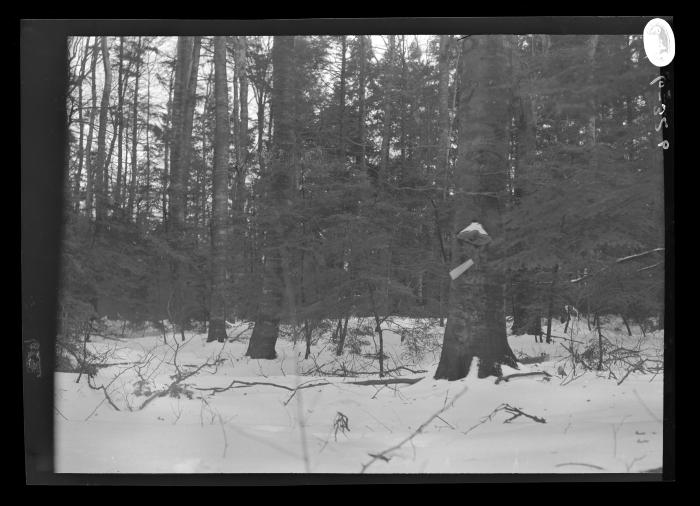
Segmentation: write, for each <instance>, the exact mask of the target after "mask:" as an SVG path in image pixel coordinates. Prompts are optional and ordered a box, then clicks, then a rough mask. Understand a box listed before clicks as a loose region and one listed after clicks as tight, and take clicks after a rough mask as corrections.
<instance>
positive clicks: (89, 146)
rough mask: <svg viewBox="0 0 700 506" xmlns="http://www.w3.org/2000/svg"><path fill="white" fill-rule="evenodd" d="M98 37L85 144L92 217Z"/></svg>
mask: <svg viewBox="0 0 700 506" xmlns="http://www.w3.org/2000/svg"><path fill="white" fill-rule="evenodd" d="M97 40H98V39H97V37H95V42H94V44H93V46H92V58H91V60H90V81H91V83H90V90H91V98H92V103H91V108H90V124H89V125H88V136H87V141H86V146H85V152H86V157H87V159H86V160H85V175H86V177H87V184H86V188H85V214H86V215H87V216H88V217H89V218H90V219H92V210H93V205H94V196H95V193H94V191H95V190H94V186H95V184H94V183H95V171H94V168H93V167H94V165H95V164H94V163H93V159H92V138H93V132H94V131H95V116H97V80H96V74H97V72H96V69H97V55H98V47H99V46H98V45H97Z"/></svg>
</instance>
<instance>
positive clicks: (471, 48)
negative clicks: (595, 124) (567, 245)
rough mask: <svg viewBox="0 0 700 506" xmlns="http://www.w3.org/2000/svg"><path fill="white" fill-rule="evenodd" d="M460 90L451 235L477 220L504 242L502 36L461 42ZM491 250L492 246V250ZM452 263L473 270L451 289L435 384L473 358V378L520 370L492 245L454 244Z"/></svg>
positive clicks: (464, 370)
mask: <svg viewBox="0 0 700 506" xmlns="http://www.w3.org/2000/svg"><path fill="white" fill-rule="evenodd" d="M463 45H464V46H463V49H464V51H463V59H464V61H463V65H462V70H461V71H462V73H463V75H462V83H463V86H464V88H466V86H465V85H466V84H467V83H469V82H471V83H473V85H472V89H471V90H467V89H464V88H463V89H462V91H461V93H460V104H459V121H460V123H459V157H458V160H457V166H456V167H455V172H456V173H457V177H458V185H457V187H458V189H462V190H466V189H468V190H469V192H470V194H469V195H466V194H464V193H462V194H460V195H459V197H458V199H457V208H456V213H455V227H454V228H455V232H459V231H460V230H461V229H462V228H464V227H465V226H466V225H468V224H469V223H470V221H477V222H479V223H481V224H482V226H483V227H484V229H485V230H486V232H487V233H488V234H489V235H490V236H491V238H492V239H493V240H494V241H498V240H499V239H500V237H501V236H502V223H501V210H500V207H501V206H500V202H499V199H498V198H497V196H498V195H499V194H500V193H501V192H502V191H503V190H504V188H505V177H506V170H507V167H506V165H505V160H506V156H505V154H506V152H507V140H506V138H507V137H506V133H505V131H504V129H505V126H506V121H505V118H506V116H507V97H506V96H504V91H505V90H504V89H503V88H504V86H503V85H504V78H503V75H502V70H501V69H502V68H504V57H503V56H504V47H503V46H504V41H503V37H502V36H495V35H487V36H483V35H473V36H471V37H469V38H466V39H464V41H463ZM491 244H493V243H491ZM452 251H453V254H452V263H453V265H454V266H457V265H459V264H461V263H463V262H465V261H466V260H468V259H472V261H473V262H474V265H473V266H472V267H471V269H470V270H468V271H467V272H465V273H464V274H462V275H461V276H459V277H458V278H457V279H456V280H453V281H452V282H451V283H450V294H449V311H448V321H447V327H446V328H445V336H444V340H443V347H442V354H441V356H440V363H439V364H438V368H437V371H436V373H435V378H436V379H448V380H457V379H460V378H464V377H465V376H467V374H468V373H469V370H470V367H471V365H472V361H473V359H474V358H478V361H479V365H478V376H479V377H482V378H483V377H486V376H490V375H500V374H501V364H507V365H509V366H511V367H517V363H516V359H515V356H514V355H513V352H512V350H511V349H510V346H509V345H508V340H507V336H506V320H505V308H504V290H503V284H504V278H503V273H502V272H501V269H500V268H499V267H498V266H497V265H496V264H495V262H494V260H496V254H497V251H494V250H493V246H491V245H489V244H487V245H485V246H475V245H473V244H471V243H469V242H466V241H462V240H461V239H460V238H459V237H457V233H455V237H454V239H453V245H452Z"/></svg>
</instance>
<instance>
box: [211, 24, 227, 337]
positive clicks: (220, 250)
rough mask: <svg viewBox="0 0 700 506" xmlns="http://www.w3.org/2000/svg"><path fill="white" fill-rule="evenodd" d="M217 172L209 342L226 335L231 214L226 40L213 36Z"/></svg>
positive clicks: (213, 177) (213, 214)
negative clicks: (227, 258) (229, 222)
mask: <svg viewBox="0 0 700 506" xmlns="http://www.w3.org/2000/svg"><path fill="white" fill-rule="evenodd" d="M214 97H215V101H216V103H215V118H216V123H215V124H214V172H213V175H212V187H213V188H212V192H213V199H214V200H213V204H212V218H211V222H212V225H211V234H212V238H211V303H210V308H209V335H208V336H207V342H211V341H219V342H220V343H223V342H224V341H225V340H226V338H227V336H226V304H225V297H224V295H225V290H224V288H225V285H226V231H227V226H226V219H227V217H228V194H227V189H228V167H229V145H228V144H229V128H230V127H229V121H228V85H227V79H226V41H225V38H224V37H222V36H216V37H214Z"/></svg>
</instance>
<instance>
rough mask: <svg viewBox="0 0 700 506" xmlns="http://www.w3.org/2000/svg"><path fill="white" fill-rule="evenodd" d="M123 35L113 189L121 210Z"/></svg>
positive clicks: (118, 80)
mask: <svg viewBox="0 0 700 506" xmlns="http://www.w3.org/2000/svg"><path fill="white" fill-rule="evenodd" d="M126 80H127V79H124V37H119V75H118V77H117V93H118V96H117V184H116V186H115V189H114V208H115V209H117V210H121V207H122V205H121V202H122V200H121V195H122V170H123V165H122V164H123V161H124V155H123V147H124V146H123V144H124V86H123V85H124V82H125V81H126Z"/></svg>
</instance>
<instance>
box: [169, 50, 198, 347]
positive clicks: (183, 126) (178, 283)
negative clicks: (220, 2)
mask: <svg viewBox="0 0 700 506" xmlns="http://www.w3.org/2000/svg"><path fill="white" fill-rule="evenodd" d="M200 41H201V37H195V38H193V37H179V38H178V48H177V64H176V71H175V82H174V85H173V86H174V88H173V104H172V130H171V132H172V136H171V138H170V212H169V213H168V218H169V221H168V230H169V234H170V240H171V244H172V247H173V248H174V249H175V250H176V251H177V250H181V249H182V248H183V247H184V239H185V238H184V228H185V214H186V210H185V207H186V203H187V202H186V198H187V191H186V182H187V174H188V173H189V170H190V159H189V157H190V153H191V144H192V138H191V137H192V120H193V118H194V93H195V90H194V87H195V85H196V82H197V70H198V63H199V49H200V48H199V43H200ZM171 273H172V281H173V293H172V298H171V299H172V304H171V306H170V307H171V310H173V311H174V312H171V318H172V319H173V320H174V323H175V324H176V325H177V326H178V327H179V330H180V335H181V337H182V340H184V339H185V334H184V326H185V322H186V318H187V315H186V314H185V303H184V286H183V277H184V275H185V266H184V265H183V264H182V262H181V261H179V260H173V262H172V264H171Z"/></svg>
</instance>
